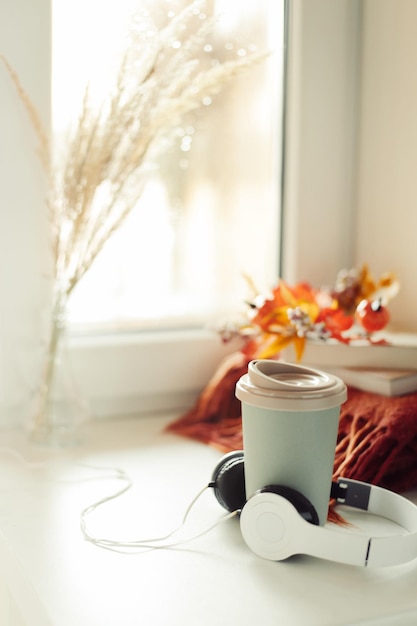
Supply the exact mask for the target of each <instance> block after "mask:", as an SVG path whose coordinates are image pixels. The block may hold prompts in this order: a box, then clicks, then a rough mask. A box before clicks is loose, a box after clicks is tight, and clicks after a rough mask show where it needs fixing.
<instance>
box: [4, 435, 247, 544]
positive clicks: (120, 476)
mask: <svg viewBox="0 0 417 626" xmlns="http://www.w3.org/2000/svg"><path fill="white" fill-rule="evenodd" d="M0 454H8V455H10V456H13V457H14V458H15V459H17V460H18V461H19V462H20V463H22V464H23V465H25V466H26V467H27V468H28V469H39V468H42V467H45V466H46V465H47V463H48V461H38V462H30V461H28V460H27V459H25V458H24V456H23V455H21V454H20V453H19V452H17V451H16V450H14V449H12V448H6V447H0ZM78 465H80V466H82V467H88V468H90V469H94V470H97V471H101V472H112V474H105V475H103V476H95V477H91V478H84V479H75V481H76V482H78V481H80V480H99V479H113V480H121V481H124V482H125V484H124V485H123V487H121V489H118V490H117V491H115V492H114V493H112V494H110V495H109V496H105V497H104V498H101V499H100V500H97V501H96V502H94V503H93V504H90V505H89V506H87V507H85V508H84V509H83V510H82V511H81V514H80V528H81V533H82V535H83V537H84V539H85V540H86V541H89V542H90V543H92V544H94V545H96V546H97V547H100V548H104V549H107V550H112V551H114V552H121V553H124V554H126V553H130V554H132V553H133V552H132V550H133V549H136V550H138V549H140V548H141V549H147V550H158V549H168V548H174V547H176V546H180V545H183V544H185V543H189V542H190V541H194V540H195V539H199V538H200V537H203V536H204V535H206V534H207V533H209V532H210V531H211V530H213V529H214V528H215V527H216V526H218V525H219V524H221V523H222V522H225V521H227V520H228V519H231V518H232V517H235V516H236V515H238V513H240V509H237V510H235V511H232V512H231V513H227V514H226V515H224V516H222V517H220V518H219V519H217V520H216V521H215V522H214V523H213V524H211V525H210V526H208V527H207V528H205V529H204V530H202V531H201V532H199V533H197V534H196V535H192V536H191V537H188V538H187V539H179V540H178V541H173V542H170V543H161V544H160V545H158V543H159V542H166V541H167V539H170V537H173V535H175V534H176V533H178V532H179V531H180V530H181V529H182V528H183V527H184V526H185V524H186V521H187V519H188V516H189V514H190V512H191V509H192V508H193V507H194V505H195V504H196V502H197V500H198V499H199V498H200V497H201V496H202V495H203V493H204V492H205V491H206V490H207V489H209V488H210V487H212V486H213V485H212V483H209V484H207V485H205V486H204V487H203V489H201V490H200V491H199V492H198V493H197V495H196V496H195V497H194V498H193V499H192V500H191V502H190V504H189V505H188V507H187V509H186V511H185V513H184V516H183V519H182V522H181V523H180V524H179V525H178V526H177V527H176V528H174V530H172V531H171V532H169V533H168V534H166V535H163V536H161V537H153V538H150V539H139V540H132V541H118V540H113V539H105V538H101V537H95V536H94V535H93V534H92V533H90V532H89V530H88V529H87V517H88V516H89V515H91V514H92V513H93V512H94V511H95V510H96V509H98V507H100V506H102V505H103V504H106V503H107V502H111V501H112V500H115V499H116V498H118V497H120V496H122V495H123V494H125V493H126V492H127V491H129V489H130V488H131V487H132V481H131V479H130V478H129V476H128V475H127V473H126V472H125V471H124V470H122V469H120V468H118V467H99V466H95V465H90V464H87V463H78ZM59 482H61V481H59ZM63 482H73V481H72V480H71V481H63Z"/></svg>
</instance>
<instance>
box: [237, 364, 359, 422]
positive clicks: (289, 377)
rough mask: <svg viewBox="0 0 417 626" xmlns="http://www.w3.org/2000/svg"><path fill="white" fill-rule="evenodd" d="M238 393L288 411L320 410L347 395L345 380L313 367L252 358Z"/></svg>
mask: <svg viewBox="0 0 417 626" xmlns="http://www.w3.org/2000/svg"><path fill="white" fill-rule="evenodd" d="M236 397H237V398H238V399H239V400H241V401H242V402H246V403H247V404H251V405H253V406H257V407H261V408H265V409H276V410H284V411H306V410H307V411H319V410H321V409H329V408H332V407H335V406H340V405H341V404H342V403H343V402H344V401H345V400H346V398H347V390H346V385H345V384H344V382H343V381H342V380H341V379H340V378H338V377H337V376H333V375H331V374H327V373H326V372H322V371H320V370H316V369H313V368H311V367H304V366H301V365H295V364H294V363H286V362H283V361H271V360H266V359H258V360H256V361H251V362H250V363H249V366H248V373H247V374H245V375H244V376H242V377H241V378H240V380H239V381H238V382H237V385H236Z"/></svg>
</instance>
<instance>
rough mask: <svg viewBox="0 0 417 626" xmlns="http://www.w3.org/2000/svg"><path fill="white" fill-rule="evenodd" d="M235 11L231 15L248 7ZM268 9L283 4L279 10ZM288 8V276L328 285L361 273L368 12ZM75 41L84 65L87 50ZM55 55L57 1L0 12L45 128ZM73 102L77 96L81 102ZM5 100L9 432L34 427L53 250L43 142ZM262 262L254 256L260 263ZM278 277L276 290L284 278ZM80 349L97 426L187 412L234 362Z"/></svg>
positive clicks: (4, 337)
mask: <svg viewBox="0 0 417 626" xmlns="http://www.w3.org/2000/svg"><path fill="white" fill-rule="evenodd" d="M65 4H69V3H65ZM107 4H109V5H113V4H114V3H113V2H109V3H106V2H102V7H106V6H107ZM117 4H119V3H117ZM231 4H232V5H234V7H233V8H235V7H236V6H237V7H240V6H243V5H244V3H243V2H242V3H234V2H231ZM251 4H256V6H257V7H258V6H260V3H258V2H257V3H253V2H252V3H251ZM268 4H271V5H275V4H278V3H273V2H270V0H269V2H268ZM288 4H289V5H290V7H291V20H290V23H291V28H290V30H289V44H290V45H289V52H290V54H289V67H288V93H287V96H286V100H287V106H286V110H287V119H286V140H285V145H286V148H285V168H284V180H285V189H284V191H285V194H284V204H285V215H284V230H283V240H284V244H285V245H284V250H283V259H284V265H283V272H284V275H285V277H286V278H288V280H291V281H292V280H295V279H307V280H311V282H312V283H313V284H319V283H320V282H324V281H326V280H331V279H332V278H333V276H334V275H335V272H336V271H337V269H339V268H340V267H342V266H343V265H345V264H346V263H349V264H352V263H353V262H354V254H353V247H354V228H353V226H354V223H353V219H352V215H354V211H353V209H354V205H355V203H354V197H355V185H354V183H355V180H354V175H353V173H354V169H355V168H354V161H355V151H354V146H353V144H354V142H355V137H356V131H357V124H356V113H357V108H358V105H357V91H356V90H357V76H358V75H359V73H360V72H359V71H358V67H359V63H360V59H359V55H358V54H357V52H356V50H357V45H358V43H359V35H360V28H359V26H360V19H359V18H358V15H360V4H361V3H360V2H352V1H351V0H341V1H340V2H337V3H335V2H334V0H324V1H323V0H320V1H317V0H291V2H288ZM71 5H72V3H71ZM83 6H84V3H83ZM102 7H101V8H102ZM103 10H104V9H103ZM71 34H72V36H73V37H72V40H71V54H74V52H75V50H76V47H77V46H74V45H73V44H74V41H75V36H74V32H72V33H71ZM243 35H245V37H244V38H245V40H247V38H246V33H242V37H243ZM49 43H50V1H49V0H37V2H36V3H24V6H23V5H22V3H6V2H3V3H0V50H1V52H2V53H3V54H4V55H5V56H6V57H7V58H8V59H9V60H10V62H11V63H12V65H13V67H14V68H15V70H16V71H17V72H18V75H19V77H20V79H21V81H22V83H23V85H24V86H25V88H26V90H27V92H28V93H29V94H30V95H31V97H32V99H33V101H34V102H35V104H36V106H37V107H38V109H39V110H40V111H41V114H42V117H43V119H44V120H46V121H47V120H48V114H49V100H48V85H49V78H50V77H49V71H48V68H49V65H50V51H49ZM77 43H78V42H77ZM2 69H3V68H2ZM68 79H69V77H68ZM65 90H66V95H67V96H69V95H70V94H71V90H70V89H69V88H68V89H67V88H65ZM0 92H1V94H2V115H1V116H0V157H1V167H0V188H1V190H2V197H1V200H2V204H1V206H0V265H1V268H2V269H1V272H0V289H1V294H2V298H0V322H1V324H0V422H1V423H2V424H8V423H15V422H16V421H18V420H20V421H25V420H27V419H28V416H29V414H30V410H31V400H32V394H33V390H34V388H35V384H36V372H37V371H38V366H39V364H38V361H37V358H38V355H39V352H40V340H39V338H40V336H41V333H40V327H41V321H42V315H43V311H44V302H45V289H44V277H43V274H42V269H43V266H44V262H43V261H44V257H45V256H46V255H47V244H46V243H45V242H46V241H47V238H46V236H45V233H44V230H43V225H44V223H45V222H46V220H44V219H43V214H42V211H43V207H44V192H43V189H42V188H41V185H40V184H39V181H40V172H39V167H38V163H37V159H36V156H35V150H34V141H33V138H32V136H31V132H30V127H29V125H28V124H27V120H26V119H25V114H24V111H22V107H21V103H20V102H19V99H18V98H17V97H16V94H15V93H14V91H13V87H12V86H11V85H10V80H9V78H8V76H7V75H6V74H5V73H4V72H3V71H0ZM213 110H214V109H213ZM276 110H277V111H279V106H278V105H277V109H276ZM278 130H279V119H278ZM195 146H196V144H195V143H194V146H193V151H194V152H197V151H196V150H195ZM278 158H279V155H278V156H277V161H276V164H277V168H276V169H277V171H278V176H279V169H280V168H279V165H278ZM256 209H257V207H256ZM365 209H366V207H364V211H365ZM250 227H252V222H251V223H250ZM237 240H238V239H237V237H236V241H237ZM317 251H319V253H318V252H317ZM256 252H257V249H256V248H253V247H252V248H251V249H250V254H251V255H254V254H255V253H256ZM384 269H385V268H384ZM238 270H239V272H240V270H241V268H238ZM270 271H271V276H272V279H273V280H275V278H276V272H277V268H276V266H274V267H273V269H272V270H270ZM266 280H267V279H266ZM237 299H238V300H239V297H237ZM234 302H236V299H235V300H234ZM80 319H81V318H80ZM84 319H85V318H84ZM71 347H72V348H73V350H72V357H73V365H74V367H73V369H74V373H75V374H77V376H78V378H79V386H80V389H81V393H82V394H83V395H84V396H85V397H87V398H88V399H90V400H92V402H91V408H92V412H93V414H94V415H102V414H105V415H118V414H120V413H123V412H138V411H140V410H144V411H147V410H149V409H159V410H160V409H172V410H178V409H179V407H181V408H183V407H184V406H186V405H187V403H188V404H189V402H190V399H191V398H192V396H193V394H194V395H195V393H197V392H198V390H199V389H201V387H202V386H203V385H204V384H205V382H206V381H207V379H208V377H209V376H210V374H211V373H212V371H213V369H214V367H215V365H216V363H217V362H218V360H219V359H220V358H221V357H222V355H224V354H225V353H224V351H223V349H222V346H221V345H220V344H219V342H218V340H217V338H216V337H215V336H214V335H213V333H204V332H201V331H200V330H197V329H196V328H195V329H193V330H187V331H186V332H185V331H181V332H180V331H176V332H175V333H174V332H170V331H164V332H163V333H160V332H158V333H156V332H147V333H137V332H135V333H133V332H130V331H129V329H128V326H126V328H125V330H124V332H123V333H106V334H104V333H102V334H100V333H96V334H94V335H88V336H86V335H84V336H82V335H74V336H73V338H72V340H71Z"/></svg>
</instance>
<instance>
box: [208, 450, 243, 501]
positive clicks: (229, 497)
mask: <svg viewBox="0 0 417 626" xmlns="http://www.w3.org/2000/svg"><path fill="white" fill-rule="evenodd" d="M210 486H212V487H213V489H214V495H215V496H216V498H217V500H218V502H219V503H220V504H221V506H222V507H223V508H225V509H226V510H227V511H230V512H232V511H236V510H240V509H242V508H243V506H244V504H245V502H246V491H245V467H244V458H243V451H242V450H235V451H234V452H229V453H228V454H226V455H225V456H224V457H223V458H222V459H221V460H220V461H219V463H218V464H217V465H216V467H215V468H214V471H213V475H212V479H211V483H210Z"/></svg>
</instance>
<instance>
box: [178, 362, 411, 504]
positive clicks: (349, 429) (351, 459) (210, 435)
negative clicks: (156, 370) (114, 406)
mask: <svg viewBox="0 0 417 626" xmlns="http://www.w3.org/2000/svg"><path fill="white" fill-rule="evenodd" d="M247 365H248V358H247V357H246V356H245V355H243V354H241V353H236V354H233V355H232V356H230V357H228V358H227V359H226V360H225V361H224V362H223V363H222V364H221V366H220V367H219V368H218V370H217V371H216V372H215V374H214V376H213V378H212V379H211V380H210V381H209V383H208V385H207V386H206V388H205V389H204V390H203V392H202V393H201V395H200V397H199V398H198V400H197V402H196V404H195V405H194V406H193V407H192V409H191V410H190V411H188V412H187V413H186V414H185V415H183V416H182V417H180V419H178V420H176V421H174V422H173V423H171V424H170V425H169V426H168V431H170V432H174V433H177V434H180V435H184V436H187V437H191V438H193V439H197V440H198V441H202V442H204V443H207V444H211V445H213V446H215V447H216V448H218V449H219V450H221V451H224V452H227V451H230V450H238V449H242V448H243V442H242V427H241V415H240V402H239V401H238V400H237V399H236V398H235V385H236V382H237V381H238V380H239V378H240V377H241V376H242V375H243V374H244V373H246V371H247ZM338 476H344V477H345V478H353V479H356V480H362V481H365V482H368V483H372V484H375V485H379V486H381V487H386V488H388V489H391V490H393V491H397V492H399V491H406V490H408V489H412V488H415V487H417V393H412V394H409V395H406V396H401V397H384V396H380V395H377V394H373V393H368V392H365V391H359V390H358V389H353V388H350V389H349V390H348V399H347V401H346V402H345V403H344V404H343V405H342V407H341V414H340V421H339V434H338V441H337V447H336V454H335V461H334V477H335V478H336V477H338Z"/></svg>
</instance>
